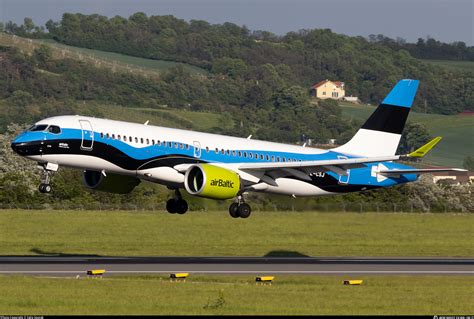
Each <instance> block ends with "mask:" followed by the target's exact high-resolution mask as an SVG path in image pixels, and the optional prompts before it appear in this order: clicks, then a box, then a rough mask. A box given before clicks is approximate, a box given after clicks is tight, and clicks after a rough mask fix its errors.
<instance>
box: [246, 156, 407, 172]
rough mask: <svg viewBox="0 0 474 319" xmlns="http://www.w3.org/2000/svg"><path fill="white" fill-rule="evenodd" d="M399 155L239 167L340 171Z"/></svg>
mask: <svg viewBox="0 0 474 319" xmlns="http://www.w3.org/2000/svg"><path fill="white" fill-rule="evenodd" d="M400 157H401V156H400V155H394V156H378V157H358V158H342V159H333V160H321V161H301V162H270V163H245V164H242V165H240V166H239V169H242V170H273V169H281V168H297V169H298V168H316V167H332V166H338V167H341V168H342V169H344V170H346V169H350V168H356V167H361V166H362V164H367V163H376V162H388V161H396V160H399V159H400Z"/></svg>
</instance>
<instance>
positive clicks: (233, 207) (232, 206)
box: [229, 203, 240, 218]
mask: <svg viewBox="0 0 474 319" xmlns="http://www.w3.org/2000/svg"><path fill="white" fill-rule="evenodd" d="M238 209H239V204H238V203H232V204H230V206H229V214H230V216H232V217H233V218H239V217H240V216H239V211H238Z"/></svg>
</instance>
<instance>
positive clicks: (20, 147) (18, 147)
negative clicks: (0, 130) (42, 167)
mask: <svg viewBox="0 0 474 319" xmlns="http://www.w3.org/2000/svg"><path fill="white" fill-rule="evenodd" d="M26 144H27V143H18V142H15V141H13V142H12V144H11V147H12V150H13V151H14V152H15V153H17V154H18V155H21V156H25V155H27V154H28V147H27V145H26Z"/></svg>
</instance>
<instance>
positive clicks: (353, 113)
mask: <svg viewBox="0 0 474 319" xmlns="http://www.w3.org/2000/svg"><path fill="white" fill-rule="evenodd" d="M340 106H341V107H342V112H343V115H344V116H346V117H350V118H353V119H356V120H358V121H361V122H363V121H365V120H366V119H367V118H369V116H370V114H372V112H373V111H374V109H375V107H374V106H369V105H364V104H361V105H355V104H351V103H340ZM408 121H412V122H419V123H423V124H425V125H426V127H427V128H428V131H429V132H430V134H431V135H432V136H442V137H443V140H442V141H441V142H440V143H439V144H438V145H437V146H436V147H435V148H434V149H433V150H432V151H431V152H430V153H429V154H428V155H427V156H426V158H425V160H424V161H425V162H428V163H432V164H438V165H446V166H454V167H462V162H463V160H464V158H465V157H466V156H468V155H471V156H472V155H474V154H473V153H472V150H473V149H474V139H473V138H472V136H474V116H463V115H440V114H426V113H416V112H410V115H409V116H408ZM420 146H421V145H420Z"/></svg>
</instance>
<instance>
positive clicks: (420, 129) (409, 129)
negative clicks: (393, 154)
mask: <svg viewBox="0 0 474 319" xmlns="http://www.w3.org/2000/svg"><path fill="white" fill-rule="evenodd" d="M431 139H432V137H431V135H430V133H429V132H428V129H427V128H426V126H425V125H424V124H421V123H412V122H408V123H407V124H406V125H405V129H404V130H403V134H402V138H401V139H400V144H399V145H398V150H397V154H408V153H410V152H413V151H414V150H415V149H417V148H419V147H421V146H423V145H424V144H426V143H428V142H429V141H430V140H431Z"/></svg>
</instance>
